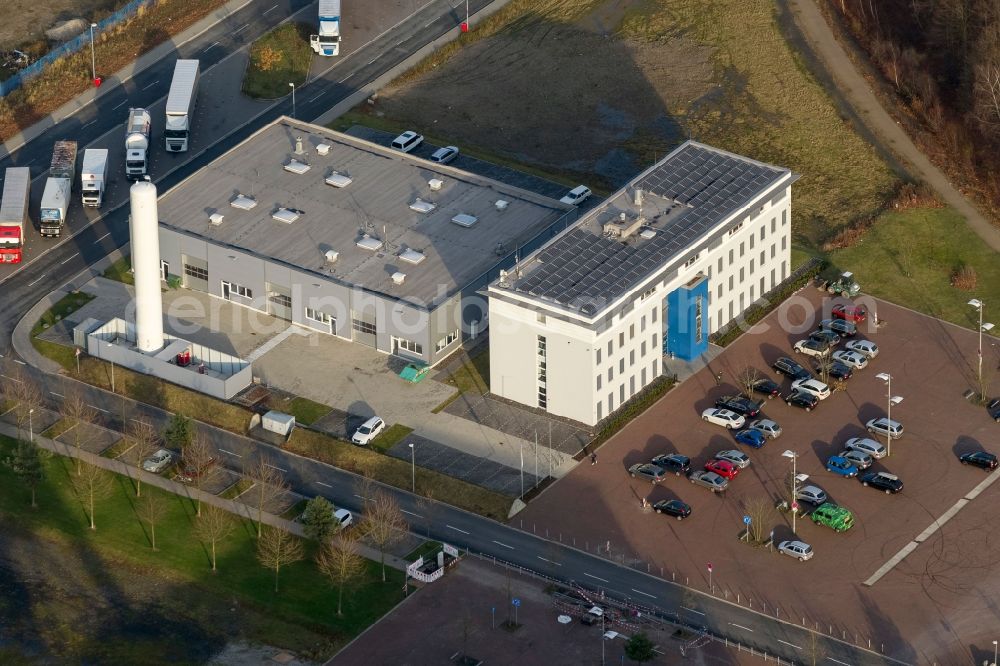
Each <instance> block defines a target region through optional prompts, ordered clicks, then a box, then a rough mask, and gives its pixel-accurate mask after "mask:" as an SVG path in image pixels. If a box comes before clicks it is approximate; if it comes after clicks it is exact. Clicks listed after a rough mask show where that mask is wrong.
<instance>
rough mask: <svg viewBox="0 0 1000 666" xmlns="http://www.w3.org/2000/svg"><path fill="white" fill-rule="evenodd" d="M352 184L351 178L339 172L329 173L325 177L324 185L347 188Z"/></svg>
mask: <svg viewBox="0 0 1000 666" xmlns="http://www.w3.org/2000/svg"><path fill="white" fill-rule="evenodd" d="M353 182H354V179H353V178H351V177H350V176H345V175H344V174H342V173H340V172H339V171H331V172H330V175H329V176H327V177H326V184H327V185H332V186H333V187H347V186H348V185H350V184H351V183H353Z"/></svg>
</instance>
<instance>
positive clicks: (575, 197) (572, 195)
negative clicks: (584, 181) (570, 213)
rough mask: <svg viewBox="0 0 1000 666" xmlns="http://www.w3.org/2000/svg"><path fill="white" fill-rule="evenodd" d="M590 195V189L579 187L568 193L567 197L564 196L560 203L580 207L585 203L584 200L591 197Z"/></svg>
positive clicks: (584, 186)
mask: <svg viewBox="0 0 1000 666" xmlns="http://www.w3.org/2000/svg"><path fill="white" fill-rule="evenodd" d="M590 194H591V192H590V188H589V187H587V186H586V185H577V186H576V187H574V188H573V189H572V190H570V191H569V192H567V193H566V196H564V197H563V198H562V199H560V200H559V201H560V202H562V203H564V204H569V205H571V206H578V205H580V204H581V203H582V202H583V201H584V199H586V198H587V197H589V196H590Z"/></svg>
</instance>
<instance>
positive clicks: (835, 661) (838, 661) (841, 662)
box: [827, 657, 851, 666]
mask: <svg viewBox="0 0 1000 666" xmlns="http://www.w3.org/2000/svg"><path fill="white" fill-rule="evenodd" d="M827 659H829V660H830V661H832V662H833V663H835V664H843V665H844V666H851V665H850V664H848V663H847V662H846V661H841V660H839V659H834V658H833V657H827Z"/></svg>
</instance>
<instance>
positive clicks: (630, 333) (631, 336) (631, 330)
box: [628, 324, 635, 340]
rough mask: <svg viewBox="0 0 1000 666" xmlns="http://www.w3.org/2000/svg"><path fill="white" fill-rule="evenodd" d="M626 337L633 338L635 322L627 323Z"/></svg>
mask: <svg viewBox="0 0 1000 666" xmlns="http://www.w3.org/2000/svg"><path fill="white" fill-rule="evenodd" d="M628 339H629V340H635V324H629V325H628Z"/></svg>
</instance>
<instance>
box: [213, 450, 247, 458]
mask: <svg viewBox="0 0 1000 666" xmlns="http://www.w3.org/2000/svg"><path fill="white" fill-rule="evenodd" d="M219 451H221V452H222V453H225V454H226V455H227V456H236V457H237V458H242V457H243V456H241V455H240V454H238V453H233V452H232V451H226V450H225V449H219Z"/></svg>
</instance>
